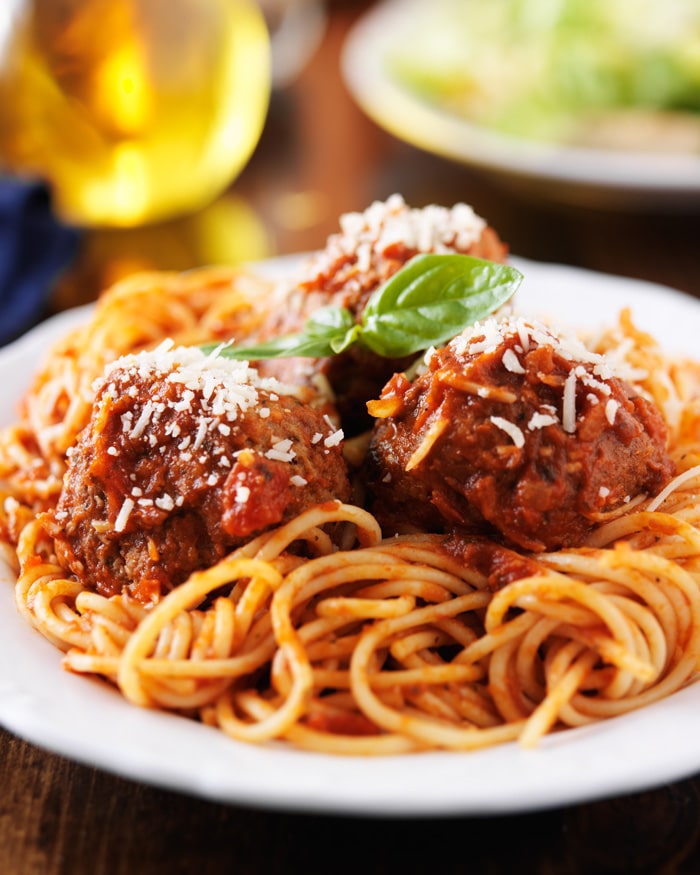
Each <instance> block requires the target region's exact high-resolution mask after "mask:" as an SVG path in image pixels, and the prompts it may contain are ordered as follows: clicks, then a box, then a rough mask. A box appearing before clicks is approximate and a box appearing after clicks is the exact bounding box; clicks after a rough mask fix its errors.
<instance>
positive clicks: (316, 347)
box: [202, 306, 360, 361]
mask: <svg viewBox="0 0 700 875" xmlns="http://www.w3.org/2000/svg"><path fill="white" fill-rule="evenodd" d="M359 330H360V326H359V325H356V324H355V320H354V319H353V316H352V313H351V312H350V311H349V310H347V309H346V308H345V307H333V306H329V307H320V308H319V309H318V310H316V312H315V313H314V314H313V315H312V316H311V317H310V318H309V319H307V321H306V324H305V326H304V330H303V331H300V332H299V333H295V334H285V335H283V336H281V337H273V338H272V339H271V340H265V341H263V342H261V343H259V344H255V345H253V346H236V345H231V346H224V347H222V348H221V349H220V350H219V353H218V354H219V355H221V356H223V357H224V358H230V359H238V360H242V359H245V360H248V361H256V360H258V359H272V358H289V357H291V356H300V357H304V358H323V357H325V356H331V355H336V354H337V353H339V352H342V351H343V350H344V349H347V347H348V346H349V345H350V344H352V343H353V342H354V341H355V339H356V335H357V333H358V332H359ZM202 349H203V350H204V351H205V352H207V353H210V352H212V351H213V350H214V349H216V344H208V345H207V346H205V347H202Z"/></svg>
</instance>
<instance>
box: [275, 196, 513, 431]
mask: <svg viewBox="0 0 700 875" xmlns="http://www.w3.org/2000/svg"><path fill="white" fill-rule="evenodd" d="M340 225H341V228H340V232H339V233H338V234H333V235H331V236H330V237H329V238H328V242H327V245H326V247H325V249H323V250H322V251H321V252H319V253H317V254H315V255H314V256H313V257H312V258H311V259H310V260H309V261H308V262H307V263H306V264H305V265H304V266H303V268H302V270H301V272H300V274H299V276H297V277H295V278H293V281H292V283H291V284H289V285H285V286H283V287H281V288H280V290H279V294H280V301H279V306H276V307H273V308H272V310H273V312H272V313H271V319H270V320H269V321H268V323H267V325H266V328H265V331H264V332H263V336H266V337H267V336H276V335H280V334H289V333H293V332H296V331H299V330H300V329H301V328H302V327H303V325H304V323H305V322H306V320H307V319H308V317H309V316H310V315H311V314H312V313H313V312H314V311H315V310H318V309H319V307H324V306H328V305H334V306H338V307H345V308H347V309H349V310H350V311H351V312H352V314H353V315H354V316H355V318H356V319H357V320H358V321H359V319H360V317H361V316H362V313H363V312H364V309H365V307H366V305H367V301H368V299H369V297H370V296H371V295H372V293H373V292H374V291H376V290H377V289H378V288H379V287H380V286H381V285H382V284H383V283H385V282H386V281H387V280H388V279H390V277H392V276H393V275H394V274H395V273H396V272H397V271H398V270H399V269H400V268H401V267H403V265H404V264H405V263H406V262H407V261H409V260H410V259H411V258H413V257H414V256H415V255H418V254H419V253H455V252H457V253H462V254H468V255H474V256H477V257H479V258H486V259H489V260H490V261H499V262H503V261H505V260H506V257H507V253H508V250H507V247H506V246H505V244H504V243H503V242H502V241H501V240H500V239H499V237H498V235H497V234H496V232H495V231H494V230H493V228H491V227H489V225H487V223H486V222H485V221H484V219H482V218H481V217H480V216H478V215H476V213H475V212H474V210H473V209H472V208H471V207H470V206H468V205H466V204H456V205H455V206H453V207H450V208H447V207H441V206H434V205H433V206H428V207H424V208H422V209H416V208H410V207H409V206H407V204H406V203H405V202H404V200H403V198H401V197H400V196H399V195H393V196H392V197H390V198H389V199H388V200H387V201H385V202H380V201H377V202H376V203H374V204H372V205H371V206H370V207H369V208H368V209H366V210H365V211H364V212H363V213H348V214H346V215H344V216H342V217H341V219H340ZM404 365H405V362H403V361H388V360H387V359H383V358H381V357H380V356H377V355H375V354H374V353H372V352H370V351H369V350H365V349H360V348H354V347H353V348H351V349H349V350H348V351H347V352H345V353H343V354H342V355H338V356H334V357H333V358H328V359H322V360H310V359H299V358H296V359H295V358H291V359H283V360H274V361H269V362H263V363H260V367H261V370H262V371H263V372H264V373H267V374H274V375H275V376H278V377H279V378H280V379H282V380H284V381H285V382H290V383H297V384H302V385H303V384H307V383H308V384H311V385H315V384H317V383H318V380H319V375H320V376H321V377H322V378H325V379H326V380H327V381H328V383H329V384H330V387H331V389H332V392H333V394H334V398H335V404H336V406H337V409H338V411H339V413H340V415H341V418H342V421H343V427H344V429H345V430H346V432H347V433H356V432H358V431H361V430H363V429H365V428H367V427H369V425H370V420H369V418H368V417H367V413H366V409H365V402H366V401H367V399H368V398H372V397H375V396H376V395H377V394H378V393H379V391H380V390H381V388H382V386H383V385H384V383H385V382H386V381H387V380H388V379H389V377H390V376H391V375H392V374H393V373H394V372H395V371H396V370H400V369H401V368H402V367H403V366H404Z"/></svg>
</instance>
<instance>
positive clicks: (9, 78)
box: [0, 0, 270, 227]
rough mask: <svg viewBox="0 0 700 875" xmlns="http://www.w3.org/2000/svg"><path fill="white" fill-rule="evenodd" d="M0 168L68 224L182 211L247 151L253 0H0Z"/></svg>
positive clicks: (228, 174)
mask: <svg viewBox="0 0 700 875" xmlns="http://www.w3.org/2000/svg"><path fill="white" fill-rule="evenodd" d="M2 2H9V3H10V5H11V6H12V7H14V9H13V12H14V16H13V19H12V26H11V28H8V33H7V36H6V40H5V45H4V47H3V51H2V55H1V56H0V170H4V171H5V172H10V173H13V174H17V175H23V176H30V177H34V178H36V177H38V178H41V179H44V180H46V181H47V182H48V183H49V185H50V186H51V189H52V193H53V198H54V206H55V209H56V211H57V212H58V213H59V215H61V216H62V217H63V218H64V219H66V220H68V221H70V222H73V223H75V224H79V225H93V226H94V225H104V226H122V227H130V226H136V225H141V224H144V223H149V222H155V221H161V220H165V219H169V218H172V217H174V216H178V215H183V214H187V213H192V212H195V211H197V210H198V209H200V208H202V207H204V206H205V205H206V204H208V203H209V202H211V201H212V200H214V199H215V198H216V197H217V196H218V195H219V194H220V193H221V192H223V191H224V189H226V188H227V187H228V186H229V185H230V183H231V182H232V181H233V180H234V179H235V177H236V176H237V175H238V173H239V172H240V171H241V169H242V168H243V166H244V165H245V163H246V162H247V161H248V159H249V157H250V155H251V154H252V152H253V150H254V148H255V146H256V145H257V142H258V139H259V137H260V134H261V132H262V128H263V125H264V121H265V117H266V113H267V108H268V102H269V96H270V44H269V35H268V31H267V27H266V24H265V20H264V18H263V15H262V12H261V10H260V9H259V7H258V5H257V3H256V2H254V0H2Z"/></svg>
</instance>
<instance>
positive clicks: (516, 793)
mask: <svg viewBox="0 0 700 875" xmlns="http://www.w3.org/2000/svg"><path fill="white" fill-rule="evenodd" d="M513 262H514V264H516V266H518V267H520V269H521V270H522V271H523V273H524V275H525V281H524V283H523V286H522V289H521V291H520V292H518V296H519V309H521V310H523V311H525V312H529V313H530V314H531V315H544V314H552V315H553V316H555V317H556V318H557V319H558V321H559V322H561V323H570V324H579V325H582V326H584V325H585V326H588V327H592V328H593V327H596V326H598V325H609V324H611V323H612V322H614V321H615V319H616V316H617V313H618V312H619V310H620V308H622V307H623V306H626V305H630V306H631V307H632V308H633V312H634V316H635V319H636V322H637V324H638V325H639V327H640V328H644V329H646V330H650V331H653V332H654V333H655V335H656V336H657V337H658V338H659V339H660V340H661V341H662V342H663V343H664V345H665V346H666V347H667V348H668V349H669V350H673V351H677V352H679V353H684V354H689V353H693V351H694V350H695V348H696V344H697V337H698V336H700V302H698V301H696V300H695V299H693V298H690V297H687V296H685V295H683V294H681V293H679V292H675V291H672V290H670V289H666V288H663V287H661V286H656V285H651V284H646V283H641V282H638V281H634V280H627V279H621V278H617V277H612V276H607V275H604V274H597V273H591V272H587V271H583V270H578V269H572V268H568V267H563V266H556V265H543V264H538V263H536V262H528V261H525V260H522V259H513ZM86 315H87V314H86V311H85V309H82V310H77V311H73V312H71V313H67V314H64V315H63V316H61V317H60V318H59V319H57V320H53V321H50V322H47V323H45V324H44V325H42V326H41V327H39V328H38V329H35V330H34V331H33V332H32V333H31V334H29V335H27V336H26V337H25V338H24V339H23V340H21V341H19V342H17V343H15V344H14V345H12V346H10V347H8V348H6V349H5V350H3V351H0V425H4V424H7V423H9V422H11V421H12V420H13V418H14V406H15V402H16V400H17V399H18V397H19V395H20V393H21V391H22V389H23V388H24V386H25V385H26V383H27V381H28V379H29V376H30V374H31V372H32V370H33V369H34V367H35V366H36V363H37V361H38V360H39V358H40V357H41V356H42V355H43V354H44V352H45V350H46V346H47V343H49V342H50V340H51V339H52V338H54V337H56V336H57V335H58V334H60V333H62V332H63V331H65V329H66V328H67V326H68V325H70V324H75V323H76V322H78V321H80V320H83V319H85V318H86ZM12 584H13V579H12V576H11V574H10V572H9V569H8V568H7V567H5V566H3V565H2V563H1V562H0V723H2V724H3V725H4V726H5V727H7V729H9V730H11V731H13V732H15V733H16V734H18V735H20V736H22V737H24V738H26V739H27V740H29V741H31V742H34V743H35V744H38V745H40V746H43V747H45V748H48V749H50V750H53V751H56V752H58V753H60V754H63V755H65V756H67V757H70V758H72V759H74V760H77V761H81V762H84V763H88V764H91V765H94V766H98V767H100V768H103V769H105V770H108V771H112V772H115V773H117V774H120V775H123V776H127V777H129V778H132V779H135V780H139V781H143V782H146V783H149V784H155V785H161V786H165V787H169V788H172V789H176V790H179V791H182V792H186V793H190V794H193V795H196V796H202V797H206V798H210V799H216V800H220V801H224V802H235V803H238V804H248V805H254V806H260V807H268V808H275V809H293V810H298V811H316V812H324V813H352V814H365V815H373V816H374V815H376V816H379V815H402V816H417V815H440V814H473V815H476V814H479V815H485V814H494V813H506V812H516V811H525V810H531V809H537V808H545V807H553V806H557V805H564V804H569V803H575V802H582V801H586V800H591V799H595V798H599V797H603V796H610V795H617V794H624V793H628V792H632V791H636V790H641V789H645V788H649V787H652V786H655V785H659V784H662V783H665V782H668V781H673V780H677V779H681V778H684V777H687V776H689V775H691V774H693V773H694V772H696V771H699V770H700V733H699V732H698V725H700V684H699V685H695V686H692V687H689V688H688V689H685V690H683V691H681V692H679V693H676V694H675V695H673V696H671V697H669V698H668V699H666V700H664V701H663V702H660V703H658V704H656V705H653V706H651V707H649V708H646V709H643V710H641V711H638V712H636V713H633V714H628V715H626V716H623V717H619V718H615V719H613V720H609V721H606V722H603V723H598V724H596V725H594V726H589V727H585V728H582V729H571V730H566V731H564V732H561V733H558V734H556V735H552V736H550V737H548V738H546V739H545V740H544V741H543V742H542V744H541V745H540V747H539V748H537V749H536V750H522V749H521V748H520V747H519V746H518V745H517V744H506V745H503V746H500V747H496V748H491V749H489V750H485V751H480V752H475V753H468V754H457V753H425V754H414V755H410V756H399V757H387V758H379V759H377V758H374V759H355V758H343V757H336V756H326V755H321V754H311V753H306V752H302V751H297V750H293V749H291V748H288V747H285V746H284V745H268V746H265V747H256V746H251V745H243V744H240V743H237V742H234V741H231V740H229V739H228V738H226V737H225V736H224V735H223V734H221V733H219V732H217V731H215V730H213V729H210V728H208V727H205V726H202V725H199V724H197V723H194V722H191V721H188V720H186V719H184V718H181V717H178V716H174V715H170V714H166V713H158V712H154V711H148V710H142V709H140V708H137V707H135V706H132V705H129V704H127V702H126V701H125V700H124V699H122V698H121V697H120V696H119V694H118V693H117V692H116V691H115V690H113V689H112V688H110V687H108V686H107V685H105V684H103V683H101V682H99V681H96V680H94V679H89V678H85V677H80V676H76V675H71V674H68V673H66V672H64V671H63V670H62V669H61V667H60V654H59V652H58V651H57V650H55V649H54V648H53V647H52V646H51V645H50V644H49V643H48V642H47V641H46V640H44V639H43V638H42V637H41V636H40V635H39V634H38V633H37V632H35V631H34V630H32V629H31V628H29V627H28V626H27V625H26V624H25V622H24V621H23V620H22V619H21V618H20V616H19V614H18V613H17V611H16V609H15V605H14V600H13V593H12ZM660 739H663V743H659V740H660Z"/></svg>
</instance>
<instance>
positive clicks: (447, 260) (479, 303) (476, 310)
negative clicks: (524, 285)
mask: <svg viewBox="0 0 700 875" xmlns="http://www.w3.org/2000/svg"><path fill="white" fill-rule="evenodd" d="M522 278H523V277H522V274H521V273H520V272H519V271H518V270H516V269H515V268H513V267H510V266H509V265H505V264H498V263H496V262H492V261H486V260H485V259H482V258H474V257H473V256H469V255H435V254H427V255H417V256H416V257H415V258H413V259H411V261H409V262H408V263H407V264H406V266H405V267H404V269H403V270H401V271H400V272H398V273H396V274H394V276H393V277H392V278H391V279H390V280H389V281H388V282H387V283H385V285H384V286H383V287H382V288H381V289H379V290H378V291H377V292H376V293H375V294H374V295H372V297H371V298H370V300H369V302H368V304H367V307H366V309H365V312H364V315H363V320H362V321H363V324H362V337H361V343H362V344H363V346H366V347H368V348H369V349H371V350H372V351H373V352H375V353H377V354H378V355H382V356H386V357H387V358H401V357H403V356H406V355H410V354H411V353H414V352H419V351H420V350H424V349H428V348H429V347H431V346H439V345H440V344H442V343H446V342H447V341H448V340H450V339H451V338H452V337H455V335H457V334H459V333H460V331H462V330H463V329H464V328H466V327H467V326H468V325H473V324H474V323H475V322H478V321H479V320H480V319H483V318H484V317H486V316H488V315H490V314H491V313H493V312H494V311H495V310H497V309H498V308H499V307H500V306H501V305H503V304H505V302H506V301H507V300H508V299H509V298H510V297H511V296H512V295H513V294H514V293H515V291H516V289H517V288H518V286H519V285H520V283H521V282H522Z"/></svg>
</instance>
